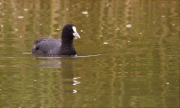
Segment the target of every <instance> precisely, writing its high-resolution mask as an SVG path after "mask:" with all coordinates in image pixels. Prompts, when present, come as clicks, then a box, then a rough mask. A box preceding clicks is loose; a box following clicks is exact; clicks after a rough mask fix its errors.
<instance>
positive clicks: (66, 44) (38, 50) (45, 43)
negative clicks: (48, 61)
mask: <svg viewBox="0 0 180 108" xmlns="http://www.w3.org/2000/svg"><path fill="white" fill-rule="evenodd" d="M74 37H76V38H80V35H79V34H78V33H77V31H76V27H75V26H74V25H73V24H67V25H65V26H64V27H63V29H62V35H61V39H56V38H51V37H41V38H39V39H37V40H36V41H34V45H33V47H32V50H31V51H32V53H34V54H39V55H48V56H54V55H57V56H73V55H77V53H76V50H75V48H74V46H73V38H74Z"/></svg>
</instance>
